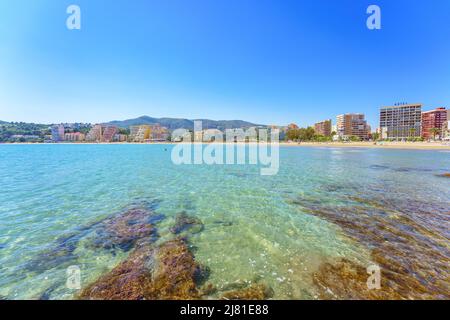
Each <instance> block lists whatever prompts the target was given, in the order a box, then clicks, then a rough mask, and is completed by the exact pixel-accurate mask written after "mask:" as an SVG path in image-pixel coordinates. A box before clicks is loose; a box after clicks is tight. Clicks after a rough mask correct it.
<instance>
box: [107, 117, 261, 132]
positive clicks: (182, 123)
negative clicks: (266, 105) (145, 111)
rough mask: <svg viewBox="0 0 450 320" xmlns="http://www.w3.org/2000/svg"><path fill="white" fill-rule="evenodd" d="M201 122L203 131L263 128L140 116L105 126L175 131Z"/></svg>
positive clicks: (244, 123)
mask: <svg viewBox="0 0 450 320" xmlns="http://www.w3.org/2000/svg"><path fill="white" fill-rule="evenodd" d="M197 120H198V121H202V126H203V129H219V130H222V131H223V130H225V129H237V128H249V127H265V125H260V124H255V123H251V122H247V121H243V120H209V119H194V120H190V119H178V118H152V117H149V116H142V117H139V118H135V119H128V120H123V121H110V122H108V123H105V124H106V125H113V126H117V127H119V128H129V127H130V126H136V125H144V124H157V123H159V124H160V125H161V126H163V127H167V128H168V129H169V130H171V131H172V130H175V129H180V128H184V129H193V128H194V121H197Z"/></svg>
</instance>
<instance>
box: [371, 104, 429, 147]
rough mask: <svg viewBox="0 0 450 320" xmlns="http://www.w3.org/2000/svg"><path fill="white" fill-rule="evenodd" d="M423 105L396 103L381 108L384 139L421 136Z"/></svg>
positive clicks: (381, 127) (382, 135)
mask: <svg viewBox="0 0 450 320" xmlns="http://www.w3.org/2000/svg"><path fill="white" fill-rule="evenodd" d="M421 123H422V105H421V104H396V105H394V106H388V107H382V108H381V110H380V131H381V138H382V139H396V140H406V139H408V138H419V137H420V136H421V131H422V125H421Z"/></svg>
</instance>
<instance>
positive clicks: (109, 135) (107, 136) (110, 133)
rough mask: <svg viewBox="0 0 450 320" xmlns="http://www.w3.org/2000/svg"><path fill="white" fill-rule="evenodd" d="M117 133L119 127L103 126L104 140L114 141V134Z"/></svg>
mask: <svg viewBox="0 0 450 320" xmlns="http://www.w3.org/2000/svg"><path fill="white" fill-rule="evenodd" d="M116 133H117V127H114V126H107V127H105V128H103V141H104V142H112V141H113V140H114V136H115V135H116Z"/></svg>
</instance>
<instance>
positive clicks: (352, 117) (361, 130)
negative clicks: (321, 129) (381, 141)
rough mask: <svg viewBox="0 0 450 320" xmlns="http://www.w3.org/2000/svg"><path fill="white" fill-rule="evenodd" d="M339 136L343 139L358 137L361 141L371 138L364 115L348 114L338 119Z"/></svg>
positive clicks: (339, 116)
mask: <svg viewBox="0 0 450 320" xmlns="http://www.w3.org/2000/svg"><path fill="white" fill-rule="evenodd" d="M336 129H337V132H336V133H337V135H338V136H339V137H340V138H341V139H348V138H350V137H358V138H360V139H361V140H367V139H368V138H369V126H368V125H367V121H366V120H365V116H364V114H362V113H347V114H341V115H338V116H337V117H336Z"/></svg>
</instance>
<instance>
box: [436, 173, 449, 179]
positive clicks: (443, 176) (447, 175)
mask: <svg viewBox="0 0 450 320" xmlns="http://www.w3.org/2000/svg"><path fill="white" fill-rule="evenodd" d="M438 177H442V178H450V173H443V174H439V175H438Z"/></svg>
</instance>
